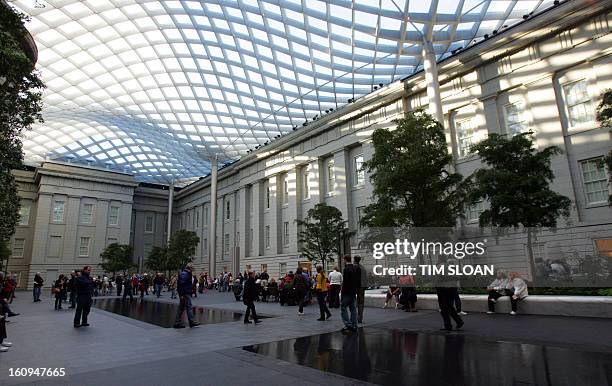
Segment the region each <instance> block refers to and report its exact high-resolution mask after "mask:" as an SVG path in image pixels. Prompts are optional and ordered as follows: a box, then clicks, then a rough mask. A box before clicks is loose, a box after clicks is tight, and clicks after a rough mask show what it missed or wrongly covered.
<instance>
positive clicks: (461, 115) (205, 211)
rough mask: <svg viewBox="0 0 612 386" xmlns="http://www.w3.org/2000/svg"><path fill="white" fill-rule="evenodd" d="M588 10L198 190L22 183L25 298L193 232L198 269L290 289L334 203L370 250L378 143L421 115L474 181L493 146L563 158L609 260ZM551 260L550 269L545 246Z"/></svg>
mask: <svg viewBox="0 0 612 386" xmlns="http://www.w3.org/2000/svg"><path fill="white" fill-rule="evenodd" d="M604 3H605V2H604ZM579 5H580V3H573V5H572V3H568V4H565V5H564V6H563V7H559V8H556V9H555V8H553V9H551V10H549V11H547V12H546V13H544V14H542V15H538V16H537V17H534V18H530V19H528V20H526V21H524V22H522V23H519V24H518V25H516V26H513V27H512V28H510V29H508V30H507V31H505V32H504V33H500V34H496V35H492V36H487V38H486V39H485V40H483V41H482V42H480V43H478V44H476V45H474V46H472V47H470V48H469V49H466V50H463V51H458V52H456V53H455V54H454V55H452V56H450V57H448V58H446V59H444V60H442V61H440V62H438V63H437V74H436V76H435V77H433V78H432V77H431V74H435V72H432V71H431V69H428V70H426V71H422V72H419V73H416V74H415V75H413V76H410V77H408V78H406V79H403V80H401V81H397V82H394V83H391V84H389V85H385V86H384V87H380V88H377V89H376V90H374V91H372V92H371V93H369V94H368V95H366V96H364V97H361V98H358V99H356V100H355V101H353V102H352V103H349V104H347V105H345V106H344V107H342V108H339V109H337V110H336V111H333V112H331V113H329V114H326V115H324V116H322V117H321V118H319V119H317V120H315V121H310V122H309V123H308V125H307V126H303V127H296V128H294V130H293V131H292V132H291V133H289V134H286V135H283V136H280V137H279V138H277V139H275V140H273V141H271V142H270V143H268V144H267V145H265V146H261V147H259V148H258V149H257V150H255V151H253V152H250V153H249V154H247V155H245V156H243V157H242V158H240V159H239V160H238V161H236V162H234V163H232V164H230V165H227V166H225V167H223V168H221V169H220V170H218V172H217V171H216V170H213V173H212V175H209V176H205V177H202V178H200V179H199V180H198V181H196V182H194V183H192V184H190V185H187V186H183V187H180V188H179V187H173V188H169V187H168V186H161V185H154V184H148V183H147V184H146V183H139V182H137V181H136V179H135V178H134V177H133V176H131V175H130V174H128V173H120V172H116V171H113V170H105V169H101V168H96V167H93V166H84V165H80V164H76V163H70V162H68V161H67V160H53V161H51V160H50V161H45V162H42V163H41V164H40V165H38V166H36V167H32V168H31V169H30V170H26V171H16V172H15V174H16V175H17V178H18V181H19V187H20V196H21V199H22V219H21V222H20V224H19V226H18V228H17V231H16V233H15V235H14V237H13V239H12V240H11V247H12V251H13V255H12V256H11V257H10V260H9V270H10V271H13V272H15V273H17V274H18V276H19V277H20V285H21V286H22V287H25V286H27V285H29V283H30V282H31V279H32V277H33V275H34V274H35V273H36V272H41V273H43V274H44V275H46V277H48V278H53V277H55V276H56V274H57V273H58V272H65V271H69V270H72V269H74V268H76V267H81V266H83V265H85V264H91V265H94V266H96V264H98V263H99V255H100V252H101V251H102V250H103V249H104V247H105V246H106V245H108V244H109V243H112V242H121V243H130V244H132V245H133V246H134V261H135V263H136V264H138V265H139V266H140V267H142V261H143V258H144V257H145V256H147V255H148V253H149V252H150V251H151V249H152V248H153V247H155V246H163V245H164V244H165V243H166V240H167V237H168V229H170V232H172V231H175V230H177V229H188V230H192V231H194V232H196V233H197V234H198V236H199V237H200V244H199V245H198V248H197V251H196V254H195V256H194V262H195V263H196V264H197V269H198V270H200V269H202V270H207V271H209V272H213V273H219V272H221V271H224V270H228V271H234V272H237V271H243V270H245V269H255V270H257V271H261V270H268V272H269V273H270V274H271V275H272V276H278V275H279V274H280V273H282V272H285V271H287V270H290V269H294V268H295V267H296V266H297V265H298V264H301V263H307V261H305V259H303V258H302V257H301V254H300V248H299V245H298V240H297V235H298V228H297V224H296V221H295V220H296V219H303V218H304V217H305V216H306V213H307V211H308V210H309V209H311V208H313V207H314V205H316V204H317V203H321V202H324V203H327V204H329V205H333V206H335V207H337V208H339V209H340V210H341V211H342V213H343V216H344V218H345V219H346V220H347V221H348V226H349V228H350V229H352V230H355V231H356V232H357V233H356V236H355V237H353V239H352V240H351V245H352V247H353V248H357V245H358V241H359V238H360V235H361V234H362V229H360V226H359V219H360V216H361V215H362V211H363V208H364V207H365V206H366V205H368V203H370V202H371V199H372V186H371V184H370V181H369V177H368V174H367V173H366V172H365V171H363V170H362V168H361V166H362V164H363V162H364V161H366V160H368V159H369V158H370V157H371V156H372V152H373V147H372V144H371V134H372V132H373V131H374V130H376V129H379V128H393V127H394V120H396V119H398V118H401V117H402V116H403V115H404V114H405V113H406V112H407V111H411V110H416V109H424V110H428V111H430V112H432V114H433V115H434V116H436V117H438V118H439V119H441V120H442V121H443V124H444V127H445V130H446V136H447V143H448V150H449V152H450V153H452V155H453V159H454V168H455V169H456V170H457V171H458V172H460V173H462V174H463V175H465V176H467V175H469V174H471V173H472V172H473V171H474V170H476V169H477V168H478V167H480V166H481V162H480V161H479V159H477V158H476V157H474V156H473V155H470V154H468V151H467V150H468V149H469V147H470V145H472V144H474V143H476V142H478V141H479V140H481V139H483V138H485V137H486V136H487V135H488V134H489V133H505V134H507V135H514V134H516V133H520V132H525V131H529V130H531V131H533V132H534V133H535V140H536V146H537V147H538V148H543V147H546V146H551V145H555V146H558V147H560V148H561V149H562V150H563V153H562V154H561V155H558V156H556V157H555V158H554V159H553V164H552V168H553V170H554V173H555V176H556V178H555V180H554V184H553V188H554V190H555V191H557V192H560V193H562V194H564V195H566V196H568V197H569V198H570V199H571V200H572V203H573V205H572V213H571V219H570V220H571V225H572V227H574V229H580V230H581V231H580V234H581V236H580V237H578V238H575V239H574V241H571V242H572V243H574V244H572V245H575V246H576V248H577V249H579V250H580V251H583V250H584V251H587V250H589V251H595V252H597V251H599V252H600V253H607V251H609V249H607V248H610V249H612V248H611V247H610V243H612V241H611V240H612V209H611V208H610V207H609V206H608V203H607V198H608V195H609V192H610V188H609V179H608V171H607V170H605V169H603V168H601V167H600V166H598V163H597V160H599V159H600V158H601V157H603V156H604V155H605V154H607V153H608V152H609V150H610V149H611V148H612V139H611V134H610V129H609V128H602V127H599V125H598V123H597V122H596V120H595V112H596V107H597V106H598V104H599V103H600V101H601V95H602V93H603V92H604V90H606V89H609V88H612V11H611V9H610V6H606V5H605V4H602V3H597V4H596V5H593V6H587V7H584V6H579ZM434 63H435V60H434ZM426 65H427V63H426ZM436 96H437V98H438V102H436ZM437 103H439V105H438V106H436V104H437ZM211 162H212V163H213V165H215V164H216V161H215V160H212V161H211ZM213 185H216V186H213ZM212 204H214V205H213V206H211V205H212ZM485 205H486V203H479V204H478V205H475V206H474V207H472V208H469V210H468V211H467V212H466V217H465V219H461V220H458V223H459V224H460V226H475V225H474V223H476V222H477V219H478V215H479V214H480V212H481V211H482V210H483V208H484V206H485ZM169 213H171V216H170V221H168V215H169ZM575 233H576V232H575ZM539 247H541V250H540V251H539V252H538V253H541V254H542V256H545V254H546V245H545V243H542V245H541V246H539ZM211 254H212V255H211ZM97 271H98V272H99V271H100V268H99V267H98V268H97ZM95 272H96V270H94V273H95Z"/></svg>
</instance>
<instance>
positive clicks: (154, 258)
mask: <svg viewBox="0 0 612 386" xmlns="http://www.w3.org/2000/svg"><path fill="white" fill-rule="evenodd" d="M145 266H146V267H147V268H149V269H150V270H153V271H155V272H165V271H167V270H168V250H167V249H166V248H160V247H153V249H152V250H151V253H150V254H149V256H147V258H146V260H145Z"/></svg>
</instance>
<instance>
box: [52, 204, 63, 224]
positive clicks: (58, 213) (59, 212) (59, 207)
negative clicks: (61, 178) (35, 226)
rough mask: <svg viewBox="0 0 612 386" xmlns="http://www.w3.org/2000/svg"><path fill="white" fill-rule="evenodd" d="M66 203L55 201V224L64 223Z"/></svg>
mask: <svg viewBox="0 0 612 386" xmlns="http://www.w3.org/2000/svg"><path fill="white" fill-rule="evenodd" d="M65 205H66V203H65V202H64V201H55V202H54V203H53V222H62V221H64V207H65Z"/></svg>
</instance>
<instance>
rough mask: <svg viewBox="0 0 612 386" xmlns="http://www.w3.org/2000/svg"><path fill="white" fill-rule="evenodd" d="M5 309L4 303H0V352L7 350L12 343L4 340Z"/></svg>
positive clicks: (6, 311)
mask: <svg viewBox="0 0 612 386" xmlns="http://www.w3.org/2000/svg"><path fill="white" fill-rule="evenodd" d="M8 312H9V311H8V310H7V307H6V303H0V352H7V351H8V349H9V347H11V346H12V345H13V344H12V343H10V342H7V341H5V339H6V337H7V336H6V314H7V313H8Z"/></svg>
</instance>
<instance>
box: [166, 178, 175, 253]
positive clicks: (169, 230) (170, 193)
mask: <svg viewBox="0 0 612 386" xmlns="http://www.w3.org/2000/svg"><path fill="white" fill-rule="evenodd" d="M173 203H174V180H172V182H170V186H168V225H167V228H166V229H167V235H166V245H168V244H170V235H171V234H172V204H173Z"/></svg>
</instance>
